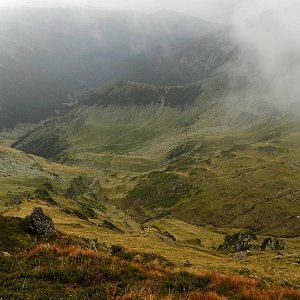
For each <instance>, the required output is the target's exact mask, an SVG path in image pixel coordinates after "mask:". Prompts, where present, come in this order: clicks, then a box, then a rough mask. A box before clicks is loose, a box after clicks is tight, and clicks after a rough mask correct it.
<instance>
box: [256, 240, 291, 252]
mask: <svg viewBox="0 0 300 300" xmlns="http://www.w3.org/2000/svg"><path fill="white" fill-rule="evenodd" d="M285 246H286V244H285V242H284V241H282V240H279V239H276V238H273V237H269V238H266V239H264V240H263V242H262V244H261V250H264V251H267V250H272V251H282V250H284V249H285Z"/></svg>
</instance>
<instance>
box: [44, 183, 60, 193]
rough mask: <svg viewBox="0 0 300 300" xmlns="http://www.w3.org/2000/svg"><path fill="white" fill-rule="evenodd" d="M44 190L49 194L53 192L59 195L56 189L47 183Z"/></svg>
mask: <svg viewBox="0 0 300 300" xmlns="http://www.w3.org/2000/svg"><path fill="white" fill-rule="evenodd" d="M43 188H44V189H45V190H47V191H49V192H52V193H55V194H56V193H57V192H56V191H55V189H54V187H53V186H52V185H51V184H50V183H49V182H48V181H47V182H45V183H44V184H43Z"/></svg>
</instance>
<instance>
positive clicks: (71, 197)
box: [65, 186, 77, 199]
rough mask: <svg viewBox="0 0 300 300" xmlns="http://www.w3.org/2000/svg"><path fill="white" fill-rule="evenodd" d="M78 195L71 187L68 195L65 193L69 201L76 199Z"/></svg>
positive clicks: (67, 191)
mask: <svg viewBox="0 0 300 300" xmlns="http://www.w3.org/2000/svg"><path fill="white" fill-rule="evenodd" d="M76 195H77V193H76V190H75V189H74V187H73V186H70V187H69V188H68V189H67V190H66V193H65V196H66V197H67V198H68V199H74V198H75V197H76Z"/></svg>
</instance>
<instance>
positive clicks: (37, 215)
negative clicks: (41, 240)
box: [23, 207, 57, 237]
mask: <svg viewBox="0 0 300 300" xmlns="http://www.w3.org/2000/svg"><path fill="white" fill-rule="evenodd" d="M23 227H24V228H25V230H26V231H28V232H30V233H32V234H35V235H38V236H44V237H52V236H55V235H56V234H57V231H56V230H55V227H54V223H53V220H52V219H51V218H50V217H48V216H46V215H45V214H44V212H43V210H42V208H40V207H35V208H34V209H33V212H32V214H31V215H30V216H29V217H27V218H26V219H24V221H23Z"/></svg>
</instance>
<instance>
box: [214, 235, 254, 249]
mask: <svg viewBox="0 0 300 300" xmlns="http://www.w3.org/2000/svg"><path fill="white" fill-rule="evenodd" d="M254 241H257V237H256V235H255V234H254V233H253V232H244V233H234V234H233V235H227V236H225V240H224V243H223V244H222V245H221V246H220V247H219V249H220V250H229V251H233V252H239V251H247V250H250V249H253V248H255V247H256V244H255V243H253V242H254Z"/></svg>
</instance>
